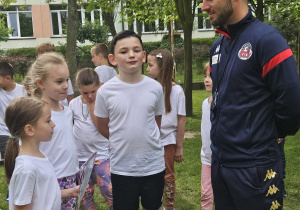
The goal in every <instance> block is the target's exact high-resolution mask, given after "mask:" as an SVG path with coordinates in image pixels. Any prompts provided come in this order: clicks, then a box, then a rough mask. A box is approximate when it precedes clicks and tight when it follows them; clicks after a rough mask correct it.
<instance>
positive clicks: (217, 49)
mask: <svg viewBox="0 0 300 210" xmlns="http://www.w3.org/2000/svg"><path fill="white" fill-rule="evenodd" d="M219 51H220V45H218V46H217V48H216V50H215V53H218V52H219Z"/></svg>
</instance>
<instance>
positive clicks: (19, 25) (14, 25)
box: [0, 6, 33, 38]
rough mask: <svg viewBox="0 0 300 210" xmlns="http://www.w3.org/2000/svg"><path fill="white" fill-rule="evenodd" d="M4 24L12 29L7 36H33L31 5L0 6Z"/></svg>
mask: <svg viewBox="0 0 300 210" xmlns="http://www.w3.org/2000/svg"><path fill="white" fill-rule="evenodd" d="M0 11H1V13H2V14H4V20H5V22H6V26H7V27H8V28H11V29H12V30H13V32H12V34H10V36H9V38H21V37H33V25H32V13H31V6H11V7H8V8H5V9H4V8H2V7H0Z"/></svg>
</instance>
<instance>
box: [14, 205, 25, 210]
mask: <svg viewBox="0 0 300 210" xmlns="http://www.w3.org/2000/svg"><path fill="white" fill-rule="evenodd" d="M28 209H29V204H27V205H24V206H17V205H15V207H14V210H28Z"/></svg>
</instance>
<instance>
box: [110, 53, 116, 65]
mask: <svg viewBox="0 0 300 210" xmlns="http://www.w3.org/2000/svg"><path fill="white" fill-rule="evenodd" d="M108 60H109V62H110V63H111V65H113V66H116V65H118V63H117V61H116V60H115V56H114V55H113V54H109V55H108Z"/></svg>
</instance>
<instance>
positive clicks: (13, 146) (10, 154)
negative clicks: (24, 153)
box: [4, 136, 19, 183]
mask: <svg viewBox="0 0 300 210" xmlns="http://www.w3.org/2000/svg"><path fill="white" fill-rule="evenodd" d="M18 153H19V140H18V139H17V138H15V137H14V136H10V137H9V139H8V141H7V145H6V149H5V155H4V169H5V177H6V181H7V183H9V181H10V179H11V176H12V174H13V171H14V168H15V159H16V157H17V156H18Z"/></svg>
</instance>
